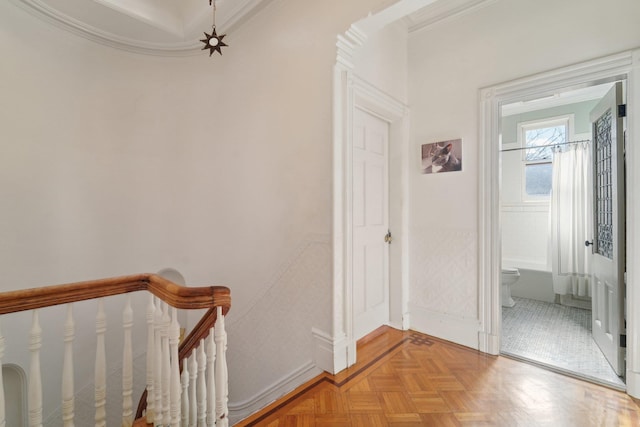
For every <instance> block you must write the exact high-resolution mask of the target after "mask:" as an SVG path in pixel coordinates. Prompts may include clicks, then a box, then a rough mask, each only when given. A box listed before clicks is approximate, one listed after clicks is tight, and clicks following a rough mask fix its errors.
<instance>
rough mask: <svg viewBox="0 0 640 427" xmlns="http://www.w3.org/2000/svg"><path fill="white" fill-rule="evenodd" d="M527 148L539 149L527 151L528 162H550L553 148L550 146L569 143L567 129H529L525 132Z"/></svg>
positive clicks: (564, 127)
mask: <svg viewBox="0 0 640 427" xmlns="http://www.w3.org/2000/svg"><path fill="white" fill-rule="evenodd" d="M524 137H525V146H526V147H539V148H533V149H531V150H525V160H526V161H536V160H550V159H551V157H552V147H546V146H548V145H553V144H559V143H563V142H567V127H566V126H564V125H560V126H552V127H544V128H538V129H529V130H526V131H525V136H524Z"/></svg>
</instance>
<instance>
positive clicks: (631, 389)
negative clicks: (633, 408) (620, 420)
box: [625, 371, 640, 399]
mask: <svg viewBox="0 0 640 427" xmlns="http://www.w3.org/2000/svg"><path fill="white" fill-rule="evenodd" d="M625 382H626V384H627V394H628V395H629V396H631V397H633V398H636V399H640V372H634V371H627V374H626V378H625Z"/></svg>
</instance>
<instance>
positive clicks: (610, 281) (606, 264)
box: [587, 82, 625, 375]
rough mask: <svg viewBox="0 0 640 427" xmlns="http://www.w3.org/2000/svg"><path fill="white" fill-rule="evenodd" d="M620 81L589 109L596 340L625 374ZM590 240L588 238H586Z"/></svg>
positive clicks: (609, 358) (593, 303)
mask: <svg viewBox="0 0 640 427" xmlns="http://www.w3.org/2000/svg"><path fill="white" fill-rule="evenodd" d="M622 103H623V102H622V83H620V82H618V83H616V84H615V86H614V87H612V88H611V90H610V91H609V93H608V94H607V95H606V96H605V97H604V98H603V99H602V100H601V101H600V102H599V103H598V105H597V106H596V107H595V108H594V109H593V111H592V112H591V122H592V128H593V135H592V140H593V141H592V144H593V163H594V164H593V184H594V193H593V204H594V216H593V220H594V221H593V222H594V236H593V242H592V243H593V247H592V248H593V249H592V250H593V263H592V268H593V273H592V279H593V280H592V285H593V289H592V319H593V320H592V322H593V339H594V340H595V341H596V343H597V344H598V346H599V347H600V349H601V350H602V352H603V353H604V355H605V357H606V358H607V360H608V361H609V363H610V364H611V366H612V367H613V369H614V370H615V371H616V373H617V374H618V375H622V374H623V372H624V351H623V348H622V347H621V345H620V340H621V335H622V334H624V333H625V331H624V297H625V284H624V272H625V200H624V194H625V188H624V131H623V119H622V117H620V116H619V114H618V105H621V104H622ZM587 243H589V242H587Z"/></svg>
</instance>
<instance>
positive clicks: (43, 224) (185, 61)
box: [0, 0, 393, 416]
mask: <svg viewBox="0 0 640 427" xmlns="http://www.w3.org/2000/svg"><path fill="white" fill-rule="evenodd" d="M390 3H393V0H359V1H351V2H346V3H345V2H341V1H339V0H332V1H329V2H322V3H317V2H298V1H293V0H275V1H273V2H272V3H271V4H270V5H269V6H268V7H267V8H265V9H264V10H263V11H261V12H260V13H259V14H258V15H256V16H255V17H254V18H252V20H251V21H250V22H249V23H247V24H246V25H245V26H243V27H242V28H240V29H238V30H237V31H236V32H234V33H233V34H228V35H227V38H226V39H225V42H227V43H228V44H229V47H228V48H225V49H224V51H223V53H224V56H222V57H219V56H217V55H216V56H213V57H211V58H209V56H208V55H206V54H205V53H202V52H198V53H196V56H193V57H186V58H163V57H147V56H139V55H135V54H130V53H126V52H120V51H116V50H113V49H111V48H108V47H104V46H101V45H98V44H95V43H92V42H89V41H85V40H83V39H80V38H78V37H76V36H75V35H72V34H70V33H67V32H65V31H62V30H60V29H58V28H55V27H52V26H50V25H49V24H44V23H43V22H41V21H39V20H38V19H36V18H34V17H33V16H31V15H28V14H27V13H25V12H24V11H22V10H21V9H18V8H16V7H15V6H14V5H12V4H10V3H8V2H2V4H0V51H1V52H2V54H3V58H4V59H3V64H2V67H1V68H0V93H2V99H3V102H2V103H0V144H1V147H2V155H1V156H0V210H1V211H2V212H3V214H2V216H3V220H2V222H0V241H2V242H3V244H2V245H0V271H2V273H3V274H2V278H0V290H8V289H15V288H26V287H33V286H41V285H47V284H55V283H64V282H72V281H77V280H85V279H92V278H99V277H110V276H117V275H122V274H129V273H137V272H155V271H158V270H160V269H162V268H165V267H172V268H175V269H177V270H178V271H180V273H182V275H183V276H184V277H185V278H186V281H187V283H188V284H191V285H209V284H224V285H227V286H229V287H230V288H231V289H232V298H233V303H232V310H231V312H230V316H229V318H228V330H229V353H228V361H229V369H230V380H231V387H230V406H231V407H232V409H234V410H235V411H236V413H243V411H245V412H246V411H248V410H251V409H252V408H253V407H254V406H252V405H256V404H260V402H262V404H264V403H266V402H264V400H265V399H267V398H269V396H271V395H269V393H270V392H271V393H280V392H282V390H283V389H285V388H292V387H293V386H295V385H297V384H298V383H299V382H300V381H301V380H302V379H303V378H304V375H311V374H313V373H315V371H314V366H313V363H312V360H313V355H312V348H311V327H312V326H313V327H316V328H318V329H320V330H324V331H329V330H330V326H331V317H332V313H331V303H330V295H331V253H330V244H329V236H330V232H331V179H332V175H331V136H332V127H331V94H332V67H333V65H334V63H335V54H336V50H335V42H336V35H337V34H340V33H344V31H346V29H347V28H348V27H349V24H350V23H352V22H355V21H357V20H358V19H360V18H362V17H364V16H366V15H367V14H368V13H369V12H375V11H376V10H378V9H380V8H382V7H384V6H386V5H388V4H390ZM91 321H92V322H93V320H91ZM13 326H14V325H13V324H12V323H11V320H7V321H5V322H4V328H8V329H11V328H13ZM53 341H54V342H55V340H53ZM61 342H62V341H61V340H60V341H59V343H58V344H52V346H54V347H55V346H58V347H59V346H60V344H61ZM83 356H84V354H83ZM78 381H83V379H79V380H78ZM49 397H51V396H49ZM55 405H56V403H48V408H49V409H51V406H55ZM45 416H46V414H45Z"/></svg>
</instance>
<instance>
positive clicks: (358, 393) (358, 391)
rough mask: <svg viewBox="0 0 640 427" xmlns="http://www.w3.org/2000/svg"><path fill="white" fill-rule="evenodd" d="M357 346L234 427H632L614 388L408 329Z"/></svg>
mask: <svg viewBox="0 0 640 427" xmlns="http://www.w3.org/2000/svg"><path fill="white" fill-rule="evenodd" d="M365 339H366V342H360V343H358V363H356V364H355V365H354V366H352V367H351V368H349V369H347V370H346V371H343V372H341V373H340V374H338V375H335V376H334V375H330V374H326V373H325V374H321V375H319V376H318V377H316V378H315V379H313V380H311V381H310V382H309V383H307V384H305V385H303V386H301V387H299V388H298V389H296V390H294V391H293V392H291V393H290V394H288V395H287V396H285V397H284V398H283V399H280V400H279V401H277V402H275V403H273V404H272V405H271V406H269V407H267V408H265V409H263V410H262V411H261V412H259V413H257V414H254V415H253V416H251V417H249V418H248V419H246V420H244V421H242V422H240V423H238V424H236V426H269V427H276V426H278V427H282V426H300V427H304V426H309V427H313V426H318V427H319V426H353V427H356V426H363V427H376V426H509V427H513V426H553V427H556V426H563V427H564V426H580V427H584V426H640V405H639V404H638V402H636V401H635V400H634V399H632V398H631V397H629V396H628V395H626V394H624V393H622V392H619V391H615V390H612V389H608V388H604V387H601V386H597V385H595V384H591V383H587V382H583V381H580V380H577V379H574V378H569V377H566V376H563V375H560V374H557V373H554V372H550V371H546V370H544V369H542V368H539V367H536V366H533V365H528V364H525V363H522V362H518V361H515V360H512V359H508V358H504V357H497V356H489V355H486V354H483V353H480V352H477V351H475V350H471V349H469V348H466V347H462V346H458V345H455V344H452V343H449V342H446V341H441V340H438V339H435V338H431V337H429V336H426V335H423V334H419V333H416V332H413V331H406V332H403V331H398V330H395V329H391V328H388V327H383V328H381V329H379V330H377V331H376V332H374V334H372V336H369V337H366V338H365Z"/></svg>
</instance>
